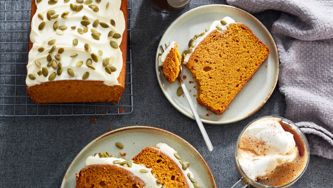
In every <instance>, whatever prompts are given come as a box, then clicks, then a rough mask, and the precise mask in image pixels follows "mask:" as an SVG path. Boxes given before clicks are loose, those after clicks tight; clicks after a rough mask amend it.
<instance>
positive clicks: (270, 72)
mask: <svg viewBox="0 0 333 188" xmlns="http://www.w3.org/2000/svg"><path fill="white" fill-rule="evenodd" d="M225 16H230V17H232V18H233V19H235V20H236V21H237V22H242V23H244V24H245V25H247V26H248V27H249V28H250V29H251V30H252V31H253V32H254V33H255V34H256V35H257V37H258V38H259V39H260V40H261V41H263V42H264V43H265V44H266V45H267V46H268V47H269V50H270V54H269V57H268V59H267V60H266V62H265V63H264V64H263V65H262V66H261V68H260V69H259V70H258V71H257V73H256V74H255V75H254V76H253V78H252V79H251V80H250V81H249V82H248V84H247V85H246V86H245V87H244V88H243V89H242V91H241V92H240V93H239V94H238V95H237V97H236V98H235V99H234V100H233V102H232V103H231V105H230V106H229V108H228V109H227V110H226V111H225V112H224V113H223V114H222V115H215V114H213V113H212V112H210V111H208V110H207V109H206V108H205V107H202V106H200V105H199V104H198V103H197V102H196V98H195V96H194V95H195V94H196V89H195V84H190V83H189V81H190V80H191V81H193V80H194V79H193V78H192V75H191V74H190V72H189V71H188V70H187V69H186V68H184V69H183V70H184V72H185V75H186V76H187V78H186V80H185V83H186V86H187V88H188V90H190V92H191V94H192V95H191V96H192V100H193V101H194V103H195V105H197V109H198V113H199V115H200V117H201V120H202V121H203V122H205V123H210V124H226V123H232V122H236V121H239V120H242V119H244V118H246V117H248V116H250V115H252V114H253V113H255V112H256V111H257V110H259V109H260V108H261V107H262V106H263V105H264V104H265V103H266V101H267V100H268V98H269V97H270V96H271V94H272V93H273V91H274V88H275V86H276V84H277V80H278V75H279V58H278V52H277V48H276V45H275V42H274V40H273V38H272V36H271V34H270V33H269V31H268V30H267V29H266V28H265V26H264V25H263V24H262V23H261V22H260V21H259V20H257V19H256V18H255V17H254V16H252V15H251V14H249V13H247V12H245V11H244V10H241V9H238V8H235V7H232V6H228V5H206V6H201V7H198V8H195V9H192V10H190V11H188V12H186V13H184V14H183V15H181V16H180V17H179V18H177V19H176V20H175V21H174V22H173V23H172V24H171V25H170V26H169V28H168V29H167V30H166V32H165V33H164V35H163V37H162V39H161V41H160V44H159V46H160V45H163V44H167V43H169V42H171V41H177V42H178V44H179V50H180V51H181V52H182V51H183V50H185V49H187V45H188V41H189V40H190V39H191V38H192V37H193V36H194V35H195V34H198V33H201V32H202V31H204V30H205V29H206V28H209V26H210V24H211V23H212V22H213V21H214V20H219V19H222V18H223V17H225ZM159 53H160V48H158V50H157V53H156V64H155V69H156V74H157V79H158V82H159V84H160V87H161V89H162V91H163V93H164V95H165V97H166V98H167V99H168V100H169V102H170V103H171V104H172V105H173V106H174V107H175V108H176V109H177V110H179V111H180V112H181V113H183V114H184V115H186V116H187V117H190V118H192V119H194V117H193V116H192V112H191V111H190V108H189V105H188V103H187V101H186V99H185V97H184V96H181V97H178V96H177V93H176V91H177V88H178V87H179V84H178V83H177V82H175V83H173V84H169V83H168V82H167V81H166V80H165V78H164V77H163V75H162V74H160V71H159V62H158V54H159ZM194 83H195V82H194Z"/></svg>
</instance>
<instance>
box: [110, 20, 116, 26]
mask: <svg viewBox="0 0 333 188" xmlns="http://www.w3.org/2000/svg"><path fill="white" fill-rule="evenodd" d="M110 24H111V25H112V26H113V27H115V26H116V21H115V20H114V19H111V20H110Z"/></svg>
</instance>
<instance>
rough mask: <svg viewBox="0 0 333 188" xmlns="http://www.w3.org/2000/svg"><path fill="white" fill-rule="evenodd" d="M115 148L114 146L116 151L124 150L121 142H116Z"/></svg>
mask: <svg viewBox="0 0 333 188" xmlns="http://www.w3.org/2000/svg"><path fill="white" fill-rule="evenodd" d="M115 146H116V147H117V148H118V149H124V144H122V143H121V142H116V143H115Z"/></svg>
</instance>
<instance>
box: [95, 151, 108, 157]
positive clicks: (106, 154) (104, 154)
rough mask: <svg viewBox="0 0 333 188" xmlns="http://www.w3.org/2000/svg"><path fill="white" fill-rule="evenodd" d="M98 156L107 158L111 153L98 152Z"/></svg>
mask: <svg viewBox="0 0 333 188" xmlns="http://www.w3.org/2000/svg"><path fill="white" fill-rule="evenodd" d="M98 156H99V157H100V158H107V157H110V154H109V153H108V152H101V153H98Z"/></svg>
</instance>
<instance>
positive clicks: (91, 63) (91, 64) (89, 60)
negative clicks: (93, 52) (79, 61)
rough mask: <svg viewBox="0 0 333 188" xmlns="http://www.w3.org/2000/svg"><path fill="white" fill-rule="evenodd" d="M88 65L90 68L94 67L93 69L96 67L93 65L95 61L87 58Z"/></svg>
mask: <svg viewBox="0 0 333 188" xmlns="http://www.w3.org/2000/svg"><path fill="white" fill-rule="evenodd" d="M86 66H87V67H88V68H90V69H93V70H95V67H94V66H93V62H92V59H90V58H89V59H87V61H86Z"/></svg>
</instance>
